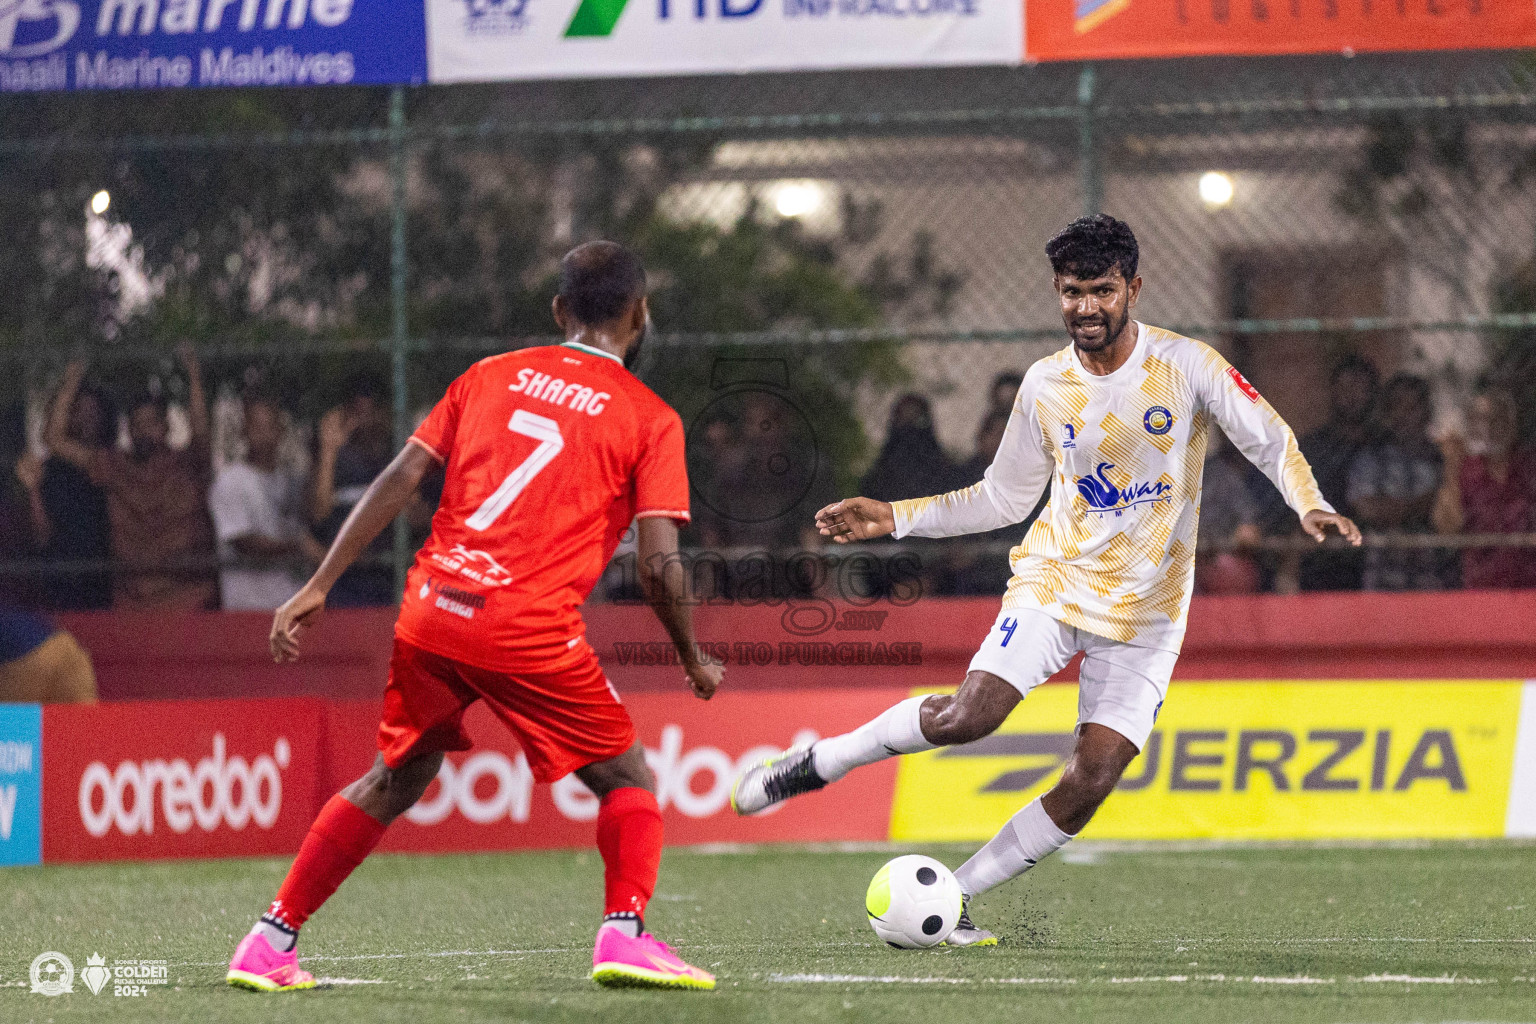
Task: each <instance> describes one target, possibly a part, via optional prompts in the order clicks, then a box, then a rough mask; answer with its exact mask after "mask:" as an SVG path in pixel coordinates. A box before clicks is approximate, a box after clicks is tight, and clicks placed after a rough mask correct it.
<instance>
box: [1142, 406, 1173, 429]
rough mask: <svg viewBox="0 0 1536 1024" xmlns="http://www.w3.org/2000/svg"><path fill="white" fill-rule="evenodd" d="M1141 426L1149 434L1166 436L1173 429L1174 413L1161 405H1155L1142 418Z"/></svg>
mask: <svg viewBox="0 0 1536 1024" xmlns="http://www.w3.org/2000/svg"><path fill="white" fill-rule="evenodd" d="M1141 425H1142V426H1144V427H1146V428H1147V433H1149V434H1166V433H1168V431H1170V430H1172V429H1173V413H1171V412H1169V411H1168V410H1167V409H1166V408H1164V407H1163V406H1161V405H1154V406H1153V407H1152V408H1150V409H1148V410H1147V414H1146V415H1145V416H1143V417H1142V418H1141Z"/></svg>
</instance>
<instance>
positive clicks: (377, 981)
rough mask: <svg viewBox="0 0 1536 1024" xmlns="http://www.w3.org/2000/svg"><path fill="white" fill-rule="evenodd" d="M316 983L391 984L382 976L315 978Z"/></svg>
mask: <svg viewBox="0 0 1536 1024" xmlns="http://www.w3.org/2000/svg"><path fill="white" fill-rule="evenodd" d="M315 984H316V985H393V984H394V982H392V981H385V980H384V979H383V978H316V979H315Z"/></svg>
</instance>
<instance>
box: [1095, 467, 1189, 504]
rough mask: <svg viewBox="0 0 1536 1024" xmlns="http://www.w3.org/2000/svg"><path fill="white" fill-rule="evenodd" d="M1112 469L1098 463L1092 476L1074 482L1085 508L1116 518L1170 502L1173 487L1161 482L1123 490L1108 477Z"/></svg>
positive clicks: (1125, 487) (1128, 487) (1127, 486)
mask: <svg viewBox="0 0 1536 1024" xmlns="http://www.w3.org/2000/svg"><path fill="white" fill-rule="evenodd" d="M1114 468H1115V464H1114V463H1113V462H1101V463H1099V465H1098V468H1097V469H1096V470H1094V472H1093V473H1090V474H1089V475H1088V476H1080V477H1078V478H1077V493H1079V494H1081V495H1082V496H1083V500H1084V501H1086V502H1087V503H1088V507H1089V508H1091V509H1093V510H1094V511H1096V512H1113V513H1115V514H1116V515H1119V514H1120V513H1122V512H1124V511H1125V510H1126V509H1129V508H1135V507H1136V506H1137V505H1144V504H1147V503H1148V502H1154V501H1168V500H1170V499H1169V495H1171V494H1172V493H1173V487H1172V486H1171V485H1169V484H1167V483H1164V482H1163V481H1161V480H1152V481H1143V482H1141V483H1131V484H1127V485H1126V486H1124V487H1120V486H1118V485H1116V484H1115V482H1114V481H1112V480H1110V478H1109V475H1108V474H1109V471H1110V470H1112V469H1114Z"/></svg>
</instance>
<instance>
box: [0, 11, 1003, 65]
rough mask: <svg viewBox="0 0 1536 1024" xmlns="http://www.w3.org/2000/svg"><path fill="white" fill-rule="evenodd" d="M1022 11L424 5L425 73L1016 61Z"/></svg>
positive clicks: (956, 63) (950, 63) (996, 62)
mask: <svg viewBox="0 0 1536 1024" xmlns="http://www.w3.org/2000/svg"><path fill="white" fill-rule="evenodd" d="M0 2H3V0H0ZM1023 18H1024V11H1023V5H1022V4H1021V3H1020V0H427V52H428V68H429V77H430V79H431V81H433V82H434V83H437V82H487V81H498V80H506V79H520V78H591V77H596V76H603V75H682V74H700V73H711V72H741V71H805V70H816V69H826V68H871V67H892V68H895V67H924V66H938V65H963V64H1018V63H1019V62H1020V61H1021V60H1022V59H1023V34H1024V28H1023Z"/></svg>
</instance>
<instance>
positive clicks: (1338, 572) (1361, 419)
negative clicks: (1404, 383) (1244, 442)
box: [1249, 355, 1381, 590]
mask: <svg viewBox="0 0 1536 1024" xmlns="http://www.w3.org/2000/svg"><path fill="white" fill-rule="evenodd" d="M1380 390H1381V376H1380V375H1379V374H1378V373H1377V372H1376V367H1374V366H1372V365H1371V364H1370V363H1369V362H1367V361H1366V360H1364V359H1362V358H1360V357H1359V356H1357V355H1351V356H1348V357H1346V358H1345V359H1344V360H1343V361H1342V362H1340V363H1339V364H1338V365H1337V366H1335V367H1334V368H1333V374H1332V376H1331V377H1330V378H1329V390H1328V397H1329V406H1330V410H1329V416H1328V422H1326V423H1324V424H1323V425H1322V426H1321V427H1319V428H1318V429H1316V430H1314V431H1312V432H1311V433H1310V434H1308V435H1306V436H1305V437H1303V438H1301V439H1300V441H1299V442H1298V444H1299V446H1300V448H1301V454H1302V455H1304V456H1305V457H1306V459H1307V462H1309V463H1310V464H1311V466H1312V473H1313V475H1314V476H1316V478H1317V486H1318V489H1319V490H1321V491H1322V492H1323V497H1324V498H1326V499H1328V501H1329V502H1331V503H1332V504H1333V506H1334V507H1335V508H1337V509H1338V510H1339V513H1340V514H1341V515H1346V516H1349V517H1350V518H1352V519H1357V520H1358V518H1359V517H1358V516H1357V515H1356V512H1357V510H1356V509H1355V507H1354V506H1353V505H1352V504H1351V503H1350V498H1349V472H1350V466H1351V465H1353V463H1354V461H1355V456H1357V455H1359V454H1360V452H1361V450H1363V449H1364V448H1365V447H1366V446H1367V445H1369V444H1370V443H1371V442H1372V441H1374V440H1375V437H1376V423H1375V419H1374V417H1375V412H1376V401H1377V396H1378V393H1379V392H1380ZM1253 474H1254V475H1252V476H1250V477H1249V482H1250V486H1255V485H1257V483H1258V481H1257V480H1256V479H1255V477H1258V478H1259V479H1262V474H1259V472H1258V470H1257V469H1255V470H1253ZM1258 493H1262V494H1264V495H1265V504H1264V506H1263V507H1262V508H1261V510H1260V522H1261V525H1262V526H1263V527H1264V529H1265V532H1268V533H1282V534H1287V533H1295V532H1296V517H1295V516H1294V515H1292V514H1291V513H1290V510H1289V509H1286V508H1284V506H1283V505H1278V504H1277V503H1276V502H1275V501H1273V500H1272V499H1271V498H1270V495H1271V494H1273V493H1274V492H1273V489H1272V488H1270V487H1269V486H1268V485H1267V484H1266V485H1264V487H1263V489H1262V491H1260V492H1258ZM1364 574H1365V555H1364V553H1363V552H1361V551H1359V550H1356V549H1354V548H1350V549H1348V550H1343V551H1328V552H1319V553H1317V554H1309V555H1306V556H1304V557H1303V558H1301V560H1300V565H1299V566H1297V565H1296V564H1295V562H1294V561H1293V562H1292V567H1291V568H1290V570H1289V571H1285V572H1284V575H1287V576H1289V577H1291V579H1292V581H1293V582H1292V584H1291V587H1282V588H1281V589H1292V588H1293V587H1295V586H1296V585H1298V584H1299V586H1300V589H1302V590H1359V589H1360V586H1361V583H1362V580H1363V578H1364Z"/></svg>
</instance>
